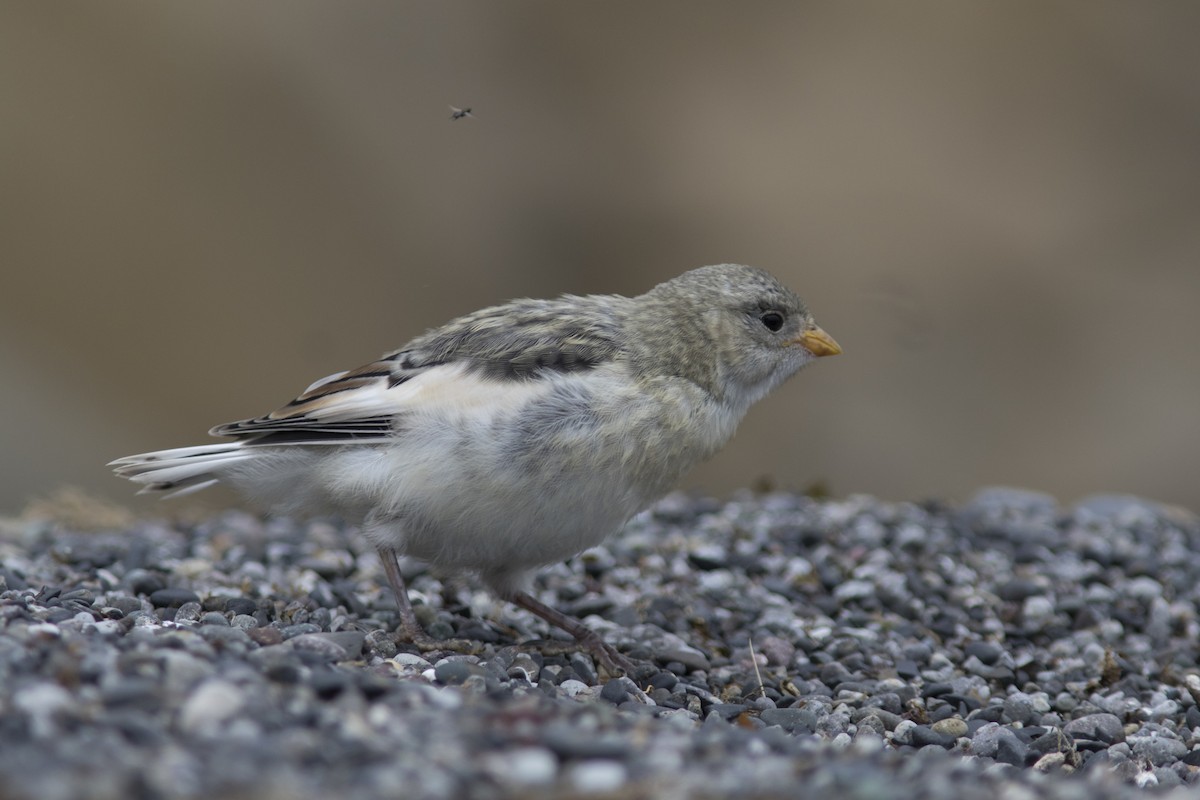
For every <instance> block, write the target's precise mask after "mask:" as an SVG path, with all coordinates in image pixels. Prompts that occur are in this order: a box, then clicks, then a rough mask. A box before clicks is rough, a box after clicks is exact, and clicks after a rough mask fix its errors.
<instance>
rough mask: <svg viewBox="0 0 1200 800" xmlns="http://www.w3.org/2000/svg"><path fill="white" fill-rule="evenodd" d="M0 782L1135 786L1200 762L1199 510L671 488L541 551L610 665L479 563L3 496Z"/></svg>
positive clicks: (66, 791) (514, 790) (142, 786)
mask: <svg viewBox="0 0 1200 800" xmlns="http://www.w3.org/2000/svg"><path fill="white" fill-rule="evenodd" d="M0 565H2V566H0V797H3V798H6V800H7V798H38V800H58V799H59V798H63V799H64V800H65V799H66V798H72V799H73V798H122V800H125V799H126V798H195V797H218V796H219V797H232V798H238V797H246V798H250V797H253V798H262V799H265V800H272V799H273V798H328V797H329V796H330V795H333V794H337V793H341V794H344V795H347V796H353V797H366V798H373V797H381V798H382V797H405V798H451V797H453V798H534V800H536V799H537V798H543V797H581V796H588V797H594V796H600V797H611V798H626V797H630V798H633V797H638V798H640V797H647V798H648V797H654V798H660V797H661V798H683V797H724V796H732V795H737V796H738V797H747V798H755V797H761V798H773V797H785V796H787V797H791V796H795V795H797V794H798V793H799V792H801V791H804V792H809V793H812V794H814V795H815V794H820V795H821V796H825V797H841V796H845V797H854V798H874V797H897V798H900V797H903V798H908V797H921V798H934V799H935V800H936V799H937V798H943V797H945V798H955V799H956V800H972V799H973V798H993V797H1004V798H1021V799H1022V800H1024V799H1025V798H1030V799H1032V798H1043V797H1045V798H1079V800H1092V799H1093V798H1125V797H1133V796H1139V797H1140V796H1144V795H1146V794H1147V793H1149V794H1153V795H1155V796H1159V797H1161V796H1168V795H1169V796H1171V797H1175V796H1195V791H1196V786H1197V784H1198V783H1200V704H1198V701H1200V664H1198V656H1200V654H1198V650H1200V621H1198V618H1197V610H1198V608H1200V522H1198V520H1197V518H1196V516H1194V515H1192V514H1190V513H1189V512H1186V511H1182V510H1180V509H1173V508H1167V507H1163V506H1159V505H1157V504H1154V503H1151V502H1147V501H1144V500H1139V499H1137V498H1131V497H1118V496H1103V497H1096V498H1092V499H1090V500H1087V501H1084V502H1083V503H1081V504H1079V505H1078V506H1075V507H1073V508H1070V509H1064V508H1060V507H1059V506H1058V505H1057V504H1056V503H1055V501H1054V500H1053V499H1051V498H1049V497H1047V496H1045V495H1041V494H1037V493H1033V492H1024V491H1015V490H1007V489H991V490H987V491H984V492H981V493H980V494H979V495H978V496H977V497H976V498H975V499H974V500H972V501H971V502H970V503H968V504H966V505H964V506H961V507H946V506H941V505H937V504H926V505H923V506H922V505H914V504H909V503H898V504H892V503H885V502H882V501H880V500H877V499H874V498H871V497H851V498H848V499H845V500H834V501H823V502H818V501H815V500H811V499H808V498H805V497H801V496H796V495H784V494H770V495H759V496H751V495H746V496H743V497H740V498H738V499H736V500H734V501H732V502H729V503H718V502H715V501H711V500H703V499H697V498H690V497H685V496H683V495H673V496H671V497H668V498H667V499H665V500H664V501H663V502H661V503H660V504H659V505H658V506H657V507H656V508H655V509H654V510H653V511H651V512H648V513H646V514H643V515H642V516H640V517H639V518H637V519H636V520H635V521H634V522H633V523H631V524H630V526H629V527H628V529H627V530H626V532H625V533H624V534H623V535H621V536H620V537H619V538H618V539H615V540H613V541H612V542H611V543H610V544H609V545H608V546H606V547H603V548H597V549H595V550H591V551H588V552H587V553H585V554H584V555H582V556H580V557H578V558H576V559H574V560H573V561H572V562H571V563H569V564H566V565H557V566H554V567H550V568H547V569H546V570H545V571H543V573H542V574H541V577H540V578H539V581H538V585H537V592H538V593H539V596H540V597H541V598H542V599H543V600H545V601H547V602H550V603H551V604H552V605H554V606H556V607H558V608H561V609H563V610H566V611H569V612H571V613H573V614H576V615H578V616H581V617H584V618H586V619H587V621H588V622H589V624H591V625H592V626H593V627H595V628H596V629H598V630H600V631H601V632H602V633H603V635H604V636H605V637H606V638H607V639H608V640H609V641H611V642H613V643H614V644H616V645H617V646H618V647H619V648H620V649H621V650H623V651H624V652H625V653H627V654H628V655H629V656H630V657H631V658H632V659H634V661H635V662H637V663H638V664H639V669H638V671H637V673H636V674H634V675H632V676H628V677H622V678H611V677H609V676H604V675H599V676H598V675H597V672H596V668H595V665H594V664H593V663H592V660H591V659H590V658H589V657H587V656H585V655H582V654H580V653H575V652H572V651H571V650H570V649H569V648H566V647H563V646H562V645H563V643H562V641H561V640H562V638H563V637H562V636H561V635H560V634H558V633H556V632H555V631H553V630H550V629H548V628H547V626H546V625H545V624H544V623H542V622H541V621H540V620H538V619H537V618H535V617H532V616H531V615H529V614H527V613H525V612H524V611H521V610H519V609H516V608H514V607H512V606H508V605H505V604H502V603H499V602H497V601H495V600H494V599H493V598H491V597H490V596H488V595H487V594H486V593H484V592H482V591H480V590H478V589H477V588H476V587H475V586H474V585H473V584H472V583H471V582H470V581H469V580H463V579H453V580H442V579H439V578H438V577H437V576H435V575H431V574H429V573H427V572H425V571H423V570H422V569H421V567H420V565H417V564H413V565H408V566H407V567H406V568H407V569H408V570H409V576H410V577H411V580H412V585H413V588H414V593H413V596H414V600H415V601H416V602H418V603H419V604H420V605H419V606H418V611H419V613H420V614H422V615H423V622H424V623H425V624H426V626H427V628H428V629H429V631H430V632H431V633H432V634H434V635H435V636H438V637H451V636H453V637H460V638H466V639H471V640H475V641H477V642H479V643H480V644H479V648H478V652H477V653H476V654H473V655H467V654H462V653H453V652H444V653H418V652H415V650H413V648H411V647H407V646H405V645H403V644H400V645H397V644H396V643H395V641H394V639H393V638H392V636H391V635H390V634H389V631H391V630H393V629H394V627H395V625H396V623H397V619H396V614H395V610H394V605H393V601H392V598H391V596H390V595H389V593H388V592H387V590H386V589H385V588H383V587H384V586H385V583H384V580H383V575H382V570H381V568H380V566H379V563H378V561H377V560H376V559H375V556H374V555H373V553H372V551H371V550H370V548H369V547H367V546H366V545H365V544H364V542H363V541H362V539H360V538H359V537H358V536H357V535H356V534H355V532H354V531H353V530H351V529H344V528H342V527H339V526H337V525H334V524H330V523H327V522H297V521H292V520H287V519H278V518H271V519H266V520H263V519H260V518H258V517H254V516H250V515H247V514H243V513H236V512H230V513H225V514H221V515H218V516H214V517H212V518H210V519H207V520H205V521H204V522H202V523H200V524H196V525H192V526H187V527H184V526H180V525H172V524H169V523H164V522H155V521H143V522H138V523H136V524H133V525H131V526H128V529H126V530H109V531H101V532H91V533H83V532H74V531H72V530H69V529H64V526H62V525H58V524H53V523H49V522H38V521H32V522H31V521H29V520H23V521H16V520H8V521H5V522H4V523H3V524H2V525H0Z"/></svg>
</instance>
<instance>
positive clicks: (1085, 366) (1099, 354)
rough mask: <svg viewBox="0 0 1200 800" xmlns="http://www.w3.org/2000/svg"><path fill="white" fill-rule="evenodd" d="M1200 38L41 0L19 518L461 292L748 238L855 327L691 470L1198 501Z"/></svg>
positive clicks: (807, 480) (465, 307)
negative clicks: (28, 506)
mask: <svg viewBox="0 0 1200 800" xmlns="http://www.w3.org/2000/svg"><path fill="white" fill-rule="evenodd" d="M1198 32H1200V4H1198V3H1194V2H1190V0H1180V1H1179V2H1132V1H1131V2H1121V3H1112V2H1092V1H1091V0H1087V1H1086V2H1084V1H1083V0H1081V1H1080V2H1041V0H1039V1H1038V2H1011V3H1000V2H996V3H974V2H959V0H953V1H950V0H947V2H917V3H894V2H855V3H843V2H776V3H753V2H751V3H736V4H735V3H721V4H716V3H701V2H694V1H693V0H687V2H670V3H643V2H619V3H613V2H606V3H558V2H503V3H496V2H443V3H388V4H384V3H365V2H355V3H315V2H291V1H289V2H257V3H244V2H240V0H239V2H205V3H170V4H163V3H150V2H141V3H139V2H128V3H121V4H93V3H35V2H30V3H6V4H4V5H3V7H0V115H2V116H0V119H2V120H3V121H2V123H0V254H2V263H0V270H2V272H0V369H2V370H3V375H4V376H5V377H4V379H3V380H2V382H0V414H2V415H3V419H4V423H3V426H2V428H0V430H2V431H3V432H2V433H0V437H2V438H0V445H2V447H3V452H4V462H3V463H4V468H3V475H4V478H3V481H2V482H0V511H3V512H14V511H17V510H19V509H20V508H21V507H22V506H23V505H24V504H25V503H26V502H27V501H28V500H29V499H31V498H32V497H34V496H38V495H45V494H47V493H49V492H51V491H52V490H54V489H55V488H56V487H59V486H62V485H74V486H80V487H83V488H85V489H87V490H89V491H92V492H95V493H97V494H99V495H102V496H105V497H109V498H114V499H119V500H120V502H123V503H130V504H134V503H135V501H134V500H133V498H132V487H131V485H129V484H127V483H124V482H122V481H118V480H117V479H115V478H112V477H111V476H110V475H109V474H108V471H107V469H106V468H105V466H104V464H105V462H106V461H108V460H109V459H111V458H114V457H116V456H120V455H125V454H128V453H135V452H140V451H144V450H149V449H158V448H163V447H169V446H176V445H186V444H198V443H202V442H203V441H204V440H205V438H206V436H205V431H206V430H207V429H208V428H209V427H210V426H211V425H213V424H216V423H220V422H226V421H229V420H233V419H239V418H242V417H246V416H252V415H256V414H259V413H262V412H265V411H268V410H270V409H272V408H274V407H276V406H277V405H279V404H281V403H283V402H285V401H287V400H289V399H290V398H291V397H293V396H294V395H295V394H296V393H298V392H299V391H300V390H301V389H303V388H304V387H305V386H306V385H307V384H308V383H309V382H311V381H312V380H314V379H316V378H318V377H321V376H323V375H326V374H328V373H330V372H334V371H336V370H339V369H344V368H348V367H350V366H353V365H356V364H358V363H361V362H363V361H366V360H369V359H371V358H373V357H375V356H377V355H379V354H380V353H382V352H384V351H385V350H388V349H391V348H393V347H397V346H399V345H400V344H402V343H403V342H404V341H405V340H407V339H408V338H409V337H411V336H413V335H415V334H417V333H419V332H421V331H422V330H424V329H425V328H427V327H430V326H433V325H437V324H439V323H441V322H444V321H446V320H447V319H449V318H450V317H452V316H454V315H456V314H459V313H462V312H466V311H469V310H472V309H474V308H477V307H480V306H483V305H487V304H491V303H494V302H497V301H500V300H504V299H507V298H510V297H514V296H522V295H535V296H536V295H554V294H558V293H560V292H566V291H569V292H583V293H586V292H610V291H616V292H622V293H638V292H641V291H643V290H645V289H647V288H649V287H650V286H651V285H652V284H654V283H656V282H658V281H660V280H663V279H666V278H669V277H671V276H673V275H675V274H677V273H679V272H682V271H683V270H685V269H688V268H691V267H695V266H700V265H702V264H709V263H718V262H724V261H735V262H742V263H749V264H754V265H758V266H762V267H766V268H768V269H770V270H772V271H773V272H775V273H776V274H778V275H779V276H780V277H781V278H783V279H784V280H785V282H787V283H789V284H791V285H792V286H794V287H795V288H797V289H798V290H799V291H800V292H801V294H803V295H804V296H805V297H806V299H807V300H808V301H809V304H810V305H811V306H812V308H813V309H814V311H815V313H816V316H817V319H818V320H819V321H820V322H821V324H822V325H823V326H824V327H825V328H826V329H827V330H829V331H830V332H831V333H832V334H833V335H834V336H836V337H837V339H838V341H839V342H841V344H842V345H843V347H844V348H845V355H843V356H841V357H839V358H836V359H830V360H827V361H822V362H821V363H819V364H817V365H815V366H814V367H812V368H810V369H809V370H807V371H806V372H804V373H802V374H801V375H800V376H799V377H798V378H797V379H796V380H794V381H793V382H791V383H790V384H788V385H787V386H786V387H785V388H784V389H782V390H780V391H779V392H777V393H776V394H775V395H773V396H772V397H771V398H769V399H768V400H767V401H765V402H764V403H763V404H762V405H760V406H759V407H758V408H756V409H755V410H754V411H753V412H751V414H750V416H749V418H748V419H747V420H746V422H745V424H744V425H743V426H742V428H741V430H740V432H739V434H738V436H737V438H736V439H735V440H734V442H733V443H732V444H731V445H730V446H729V447H728V448H726V450H725V452H724V453H722V455H721V456H719V457H718V458H717V459H716V460H715V461H714V462H713V463H711V464H709V465H707V466H705V467H704V468H703V469H701V470H700V471H698V472H697V473H695V474H694V475H693V476H692V477H691V479H690V482H689V485H691V486H696V487H702V488H704V489H706V490H709V491H713V492H716V493H721V494H723V493H726V492H728V491H729V490H731V489H733V488H735V487H739V486H748V485H751V484H753V483H754V482H755V481H757V480H759V479H760V478H763V477H768V478H770V479H771V480H772V481H773V482H774V484H775V485H777V486H780V487H784V488H804V487H807V486H809V485H811V484H813V483H814V482H823V483H824V484H826V485H827V486H828V487H829V488H830V489H831V490H832V491H833V492H834V493H835V494H845V493H850V492H871V493H876V494H879V495H882V496H884V497H888V498H893V499H922V498H926V497H930V496H935V497H943V498H950V499H962V498H964V497H966V496H969V495H970V494H971V493H972V492H973V490H975V489H976V488H978V487H980V486H982V485H987V484H997V483H1000V484H1011V485H1020V486H1027V487H1033V488H1038V489H1042V490H1045V491H1049V492H1052V493H1054V494H1056V495H1057V496H1058V497H1059V498H1060V499H1062V500H1064V501H1069V500H1071V499H1074V498H1076V497H1078V496H1080V495H1083V494H1087V493H1091V492H1096V491H1120V492H1132V493H1138V494H1143V495H1147V496H1150V497H1153V498H1157V499H1160V500H1165V501H1169V502H1174V503H1180V504H1183V505H1187V506H1190V507H1192V508H1200V482H1198V480H1197V475H1198V473H1200V410H1198V398H1200V313H1198V312H1200V48H1198V47H1197V46H1196V38H1197V33H1198ZM450 104H454V105H457V106H470V107H472V108H473V109H474V113H475V118H474V119H462V120H457V121H453V122H452V121H451V120H450V119H449V109H448V105H450ZM227 500H228V499H226V500H223V501H222V502H226V501H227ZM137 507H139V508H143V509H151V508H156V509H162V507H161V506H155V505H154V504H153V501H148V502H147V503H146V504H145V505H144V506H137Z"/></svg>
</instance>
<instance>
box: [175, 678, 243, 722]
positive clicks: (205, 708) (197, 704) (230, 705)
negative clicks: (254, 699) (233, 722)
mask: <svg viewBox="0 0 1200 800" xmlns="http://www.w3.org/2000/svg"><path fill="white" fill-rule="evenodd" d="M245 702H246V698H245V696H244V695H243V693H242V690H241V689H240V688H239V687H238V686H236V685H234V684H232V683H229V682H228V681H224V680H220V679H215V678H214V679H212V680H208V681H205V682H204V683H202V684H200V686H199V687H198V688H197V689H196V690H195V691H193V692H192V693H191V695H189V696H188V698H187V700H185V701H184V703H183V707H182V708H181V709H180V710H179V724H180V727H182V728H183V729H184V730H186V731H189V732H192V733H199V734H202V735H206V734H215V733H218V732H219V731H220V728H221V724H222V723H223V722H225V721H226V720H228V719H230V718H231V717H233V716H234V715H235V714H237V713H238V712H239V711H241V709H242V707H243V706H244V705H245Z"/></svg>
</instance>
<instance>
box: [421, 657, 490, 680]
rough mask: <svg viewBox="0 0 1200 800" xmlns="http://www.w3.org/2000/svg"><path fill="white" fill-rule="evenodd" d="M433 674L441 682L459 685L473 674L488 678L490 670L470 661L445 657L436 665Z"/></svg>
mask: <svg viewBox="0 0 1200 800" xmlns="http://www.w3.org/2000/svg"><path fill="white" fill-rule="evenodd" d="M433 674H434V677H435V678H437V680H438V681H439V682H440V683H444V684H446V685H447V686H458V685H461V684H462V683H464V682H465V681H466V680H467V678H469V677H471V676H473V675H477V676H479V677H485V678H486V677H487V674H488V672H487V670H486V669H484V668H483V667H481V666H479V665H478V664H474V663H472V662H470V661H466V660H463V659H454V660H450V659H444V660H442V661H439V662H438V663H437V664H435V665H434V667H433Z"/></svg>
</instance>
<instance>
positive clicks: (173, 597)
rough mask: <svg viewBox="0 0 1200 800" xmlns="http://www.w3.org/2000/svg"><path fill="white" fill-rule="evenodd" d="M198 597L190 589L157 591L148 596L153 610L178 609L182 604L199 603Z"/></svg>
mask: <svg viewBox="0 0 1200 800" xmlns="http://www.w3.org/2000/svg"><path fill="white" fill-rule="evenodd" d="M199 602H200V595H198V594H196V593H195V592H193V591H192V590H190V589H159V590H157V591H155V592H152V593H151V594H150V604H151V605H153V606H154V607H155V608H179V607H180V606H182V605H183V604H184V603H199Z"/></svg>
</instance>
